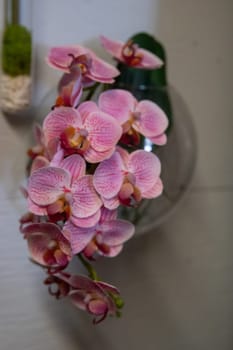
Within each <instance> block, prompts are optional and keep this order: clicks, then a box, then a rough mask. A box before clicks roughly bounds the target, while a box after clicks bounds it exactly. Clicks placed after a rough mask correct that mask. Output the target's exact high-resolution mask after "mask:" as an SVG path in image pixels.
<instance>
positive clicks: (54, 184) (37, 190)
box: [28, 167, 71, 206]
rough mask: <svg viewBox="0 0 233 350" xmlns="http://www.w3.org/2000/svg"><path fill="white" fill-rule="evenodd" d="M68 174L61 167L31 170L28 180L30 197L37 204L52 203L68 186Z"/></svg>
mask: <svg viewBox="0 0 233 350" xmlns="http://www.w3.org/2000/svg"><path fill="white" fill-rule="evenodd" d="M70 181H71V179H70V174H69V173H68V172H67V171H65V170H64V169H61V168H55V167H45V168H40V169H38V170H36V171H34V172H33V174H32V175H31V177H30V178H29V181H28V194H29V197H30V199H31V200H32V201H33V202H34V203H35V204H37V205H39V206H46V205H49V204H52V203H54V202H55V201H56V200H57V199H58V198H59V197H60V196H61V195H63V193H64V189H66V188H69V186H70Z"/></svg>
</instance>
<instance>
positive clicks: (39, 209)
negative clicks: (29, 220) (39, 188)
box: [27, 197, 48, 216]
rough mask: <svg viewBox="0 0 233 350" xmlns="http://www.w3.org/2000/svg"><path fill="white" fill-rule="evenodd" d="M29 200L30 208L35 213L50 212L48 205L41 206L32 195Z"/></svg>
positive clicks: (40, 214)
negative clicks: (34, 200) (32, 198)
mask: <svg viewBox="0 0 233 350" xmlns="http://www.w3.org/2000/svg"><path fill="white" fill-rule="evenodd" d="M27 202H28V210H29V211H30V212H32V213H33V214H36V215H39V216H44V215H47V214H48V211H47V207H46V206H39V205H37V204H36V203H34V202H33V201H32V200H31V199H30V197H28V198H27Z"/></svg>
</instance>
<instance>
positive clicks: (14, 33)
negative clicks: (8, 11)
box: [2, 24, 32, 77]
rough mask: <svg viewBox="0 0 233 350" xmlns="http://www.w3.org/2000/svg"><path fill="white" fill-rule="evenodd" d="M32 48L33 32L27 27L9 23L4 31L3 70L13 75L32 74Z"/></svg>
mask: <svg viewBox="0 0 233 350" xmlns="http://www.w3.org/2000/svg"><path fill="white" fill-rule="evenodd" d="M31 48H32V45H31V34H30V32H29V31H28V30H27V28H25V27H23V26H21V25H17V24H13V25H8V26H7V28H6V29H5V32H4V33H3V45H2V68H3V72H4V73H6V74H8V75H11V76H13V77H15V76H17V75H30V69H31V51H32V49H31Z"/></svg>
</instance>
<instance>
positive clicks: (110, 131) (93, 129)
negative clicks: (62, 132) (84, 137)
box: [84, 111, 122, 152]
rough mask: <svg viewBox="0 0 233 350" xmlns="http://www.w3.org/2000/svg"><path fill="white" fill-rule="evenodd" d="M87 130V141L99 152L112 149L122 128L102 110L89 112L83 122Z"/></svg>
mask: <svg viewBox="0 0 233 350" xmlns="http://www.w3.org/2000/svg"><path fill="white" fill-rule="evenodd" d="M84 126H85V129H86V130H87V131H88V133H89V135H88V141H90V144H91V146H92V148H94V149H95V150H96V151H99V152H105V151H108V150H109V149H112V148H113V147H114V146H115V145H116V144H117V142H118V141H119V139H120V137H121V134H122V129H121V127H120V125H119V124H118V123H117V121H116V120H115V119H114V118H113V117H111V116H110V115H108V114H106V113H104V112H101V111H99V112H93V113H90V114H89V115H88V116H87V117H86V119H85V123H84Z"/></svg>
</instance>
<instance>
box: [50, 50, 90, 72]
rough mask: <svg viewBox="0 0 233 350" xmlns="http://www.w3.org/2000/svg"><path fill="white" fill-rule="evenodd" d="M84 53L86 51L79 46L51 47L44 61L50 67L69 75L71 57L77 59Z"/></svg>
mask: <svg viewBox="0 0 233 350" xmlns="http://www.w3.org/2000/svg"><path fill="white" fill-rule="evenodd" d="M86 52H87V50H85V49H84V48H83V47H81V46H79V45H72V46H60V47H52V48H51V49H50V51H49V53H48V57H47V59H46V61H47V63H48V65H50V66H51V67H53V68H56V69H59V70H61V71H64V72H67V73H69V68H70V65H71V63H72V61H73V57H71V55H73V56H74V57H77V56H80V55H83V54H85V53H86Z"/></svg>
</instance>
